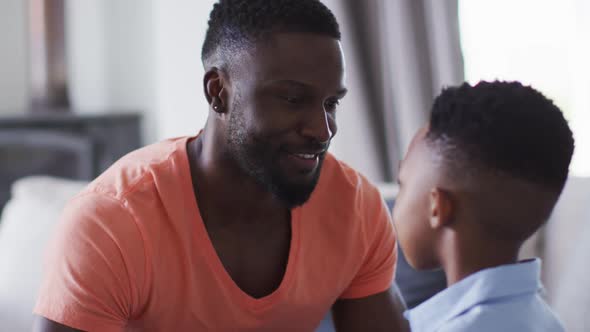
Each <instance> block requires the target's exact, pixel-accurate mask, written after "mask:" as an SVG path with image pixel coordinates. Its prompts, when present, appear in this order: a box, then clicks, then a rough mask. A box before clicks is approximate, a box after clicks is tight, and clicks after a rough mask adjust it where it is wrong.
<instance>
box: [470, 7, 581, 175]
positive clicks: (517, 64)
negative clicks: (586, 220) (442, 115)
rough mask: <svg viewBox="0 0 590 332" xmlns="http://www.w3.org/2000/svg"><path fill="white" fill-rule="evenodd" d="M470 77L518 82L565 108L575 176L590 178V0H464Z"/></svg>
mask: <svg viewBox="0 0 590 332" xmlns="http://www.w3.org/2000/svg"><path fill="white" fill-rule="evenodd" d="M459 20H460V31H461V44H462V48H463V56H464V61H465V79H466V80H467V81H468V82H470V83H476V82H477V81H479V80H494V79H500V80H518V81H521V82H522V83H523V84H529V85H532V86H533V87H534V88H536V89H538V90H540V91H541V92H543V93H544V94H545V95H546V96H547V97H549V98H551V99H553V100H554V102H555V103H556V104H557V105H558V106H559V107H560V108H561V109H562V111H563V112H564V114H565V117H566V118H567V119H568V121H569V123H570V127H571V128H572V131H573V132H574V137H575V140H576V150H575V153H574V158H573V161H572V164H571V167H570V174H571V175H573V176H590V60H589V59H590V1H586V0H519V1H513V0H495V1H489V0H461V1H460V2H459Z"/></svg>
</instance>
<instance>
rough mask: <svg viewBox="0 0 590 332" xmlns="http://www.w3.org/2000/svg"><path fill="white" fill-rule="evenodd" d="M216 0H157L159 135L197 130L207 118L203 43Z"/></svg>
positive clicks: (182, 133) (155, 3)
mask: <svg viewBox="0 0 590 332" xmlns="http://www.w3.org/2000/svg"><path fill="white" fill-rule="evenodd" d="M215 2H216V1H214V0H198V1H194V0H154V13H155V22H154V23H155V28H156V31H155V42H156V90H157V92H158V93H157V100H156V108H157V114H156V119H157V122H158V135H157V137H158V138H159V139H163V138H167V137H173V136H180V135H191V134H195V133H197V132H198V131H199V130H200V129H201V128H202V127H203V126H204V125H205V121H206V119H207V112H208V105H207V101H206V99H205V96H204V94H203V83H202V82H203V81H202V80H203V75H204V70H203V66H202V64H201V46H202V45H203V41H204V40H205V31H206V29H207V21H208V18H209V12H210V11H211V9H212V8H213V4H214V3H215Z"/></svg>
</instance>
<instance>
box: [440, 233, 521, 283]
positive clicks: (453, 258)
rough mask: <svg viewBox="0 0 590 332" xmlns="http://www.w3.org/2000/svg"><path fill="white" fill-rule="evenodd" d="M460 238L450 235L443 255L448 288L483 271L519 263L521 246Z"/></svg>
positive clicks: (442, 260)
mask: <svg viewBox="0 0 590 332" xmlns="http://www.w3.org/2000/svg"><path fill="white" fill-rule="evenodd" d="M459 236H460V235H458V234H451V235H449V239H447V240H449V241H448V242H447V243H448V245H447V246H446V248H444V249H443V253H442V255H441V256H442V258H441V263H442V267H443V269H444V271H445V275H446V277H447V286H448V287H450V286H452V285H453V284H455V283H457V282H459V281H461V280H462V279H464V278H465V277H467V276H469V275H471V274H473V273H475V272H478V271H481V270H483V269H486V268H491V267H496V266H499V265H505V264H514V263H516V262H517V261H518V252H519V249H520V245H516V244H512V243H508V242H500V241H491V240H486V239H475V238H474V237H469V238H468V239H461V240H460V239H458V237H459ZM453 237H455V238H454V239H452V238H453Z"/></svg>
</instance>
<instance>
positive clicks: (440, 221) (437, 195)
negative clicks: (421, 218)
mask: <svg viewBox="0 0 590 332" xmlns="http://www.w3.org/2000/svg"><path fill="white" fill-rule="evenodd" d="M429 212H430V213H429V214H430V216H429V217H430V227H432V228H433V229H438V228H441V227H445V226H448V225H450V224H451V222H452V215H453V204H452V201H451V196H450V194H449V193H448V192H447V191H445V190H442V189H440V188H433V189H432V190H431V191H430V211H429Z"/></svg>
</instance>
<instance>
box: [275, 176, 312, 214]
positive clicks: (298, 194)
mask: <svg viewBox="0 0 590 332" xmlns="http://www.w3.org/2000/svg"><path fill="white" fill-rule="evenodd" d="M318 177H319V176H318V175H313V176H311V177H309V178H306V179H304V180H301V181H298V182H297V183H294V182H283V181H278V182H275V185H274V186H273V188H272V192H273V194H274V195H275V196H276V197H277V198H278V199H279V200H281V201H282V202H284V203H285V204H286V205H287V206H288V207H289V208H295V207H298V206H301V205H303V204H305V202H307V201H308V200H309V198H310V197H311V194H312V193H313V191H314V190H315V188H316V186H317V182H318Z"/></svg>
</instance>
